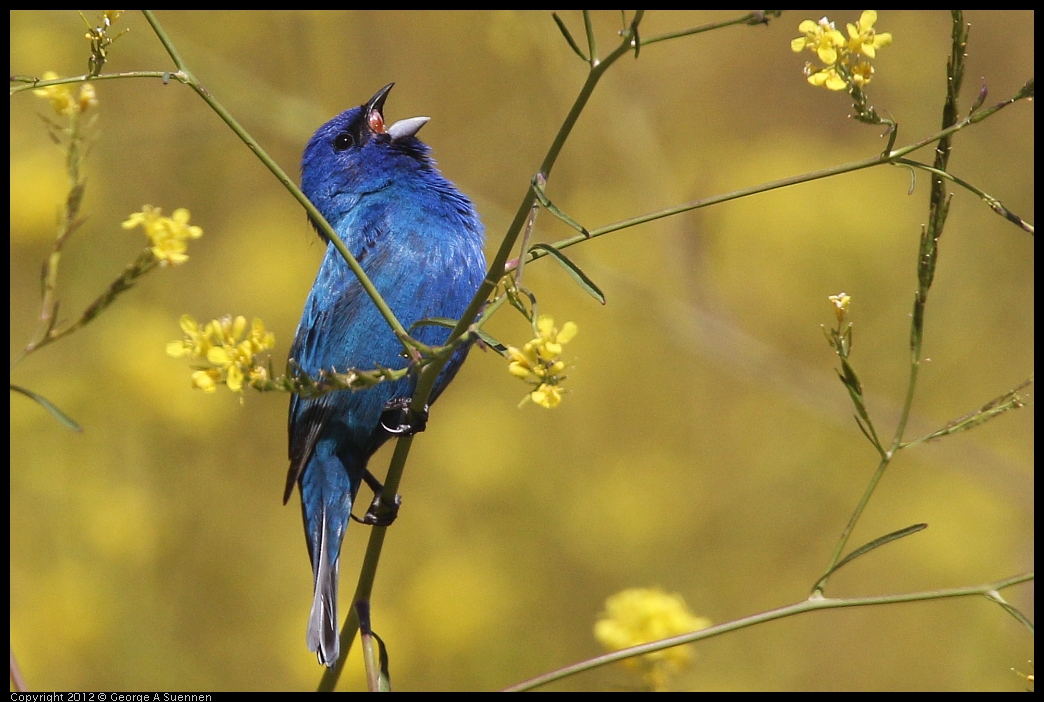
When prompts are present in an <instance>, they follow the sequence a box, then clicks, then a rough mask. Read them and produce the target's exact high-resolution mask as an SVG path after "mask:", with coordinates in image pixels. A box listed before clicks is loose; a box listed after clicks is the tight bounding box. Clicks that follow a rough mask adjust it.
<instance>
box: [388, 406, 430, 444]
mask: <svg viewBox="0 0 1044 702" xmlns="http://www.w3.org/2000/svg"><path fill="white" fill-rule="evenodd" d="M427 426H428V405H425V406H424V409H423V410H421V411H419V412H410V398H408V397H393V398H392V399H390V400H388V402H387V404H385V405H384V411H383V412H382V413H381V429H383V430H384V431H386V432H388V433H389V434H391V435H392V436H413V435H414V434H419V433H420V432H422V431H424V429H425V427H427Z"/></svg>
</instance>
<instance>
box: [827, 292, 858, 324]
mask: <svg viewBox="0 0 1044 702" xmlns="http://www.w3.org/2000/svg"><path fill="white" fill-rule="evenodd" d="M827 299H829V300H830V301H831V302H833V303H834V314H836V315H837V322H838V324H840V323H842V322H844V321H845V315H846V314H848V303H849V302H851V301H852V296H851V295H846V294H845V293H838V294H837V295H831V296H830V297H828V298H827Z"/></svg>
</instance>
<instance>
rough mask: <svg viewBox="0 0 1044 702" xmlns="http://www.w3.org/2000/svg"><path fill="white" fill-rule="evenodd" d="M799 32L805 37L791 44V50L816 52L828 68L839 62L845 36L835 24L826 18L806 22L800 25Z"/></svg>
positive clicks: (795, 51)
mask: <svg viewBox="0 0 1044 702" xmlns="http://www.w3.org/2000/svg"><path fill="white" fill-rule="evenodd" d="M798 31H799V32H804V34H805V36H803V37H798V38H797V39H794V40H792V41H791V42H790V49H791V50H792V51H793V52H794V53H799V52H801V51H803V50H804V49H806V48H807V49H809V50H810V51H814V52H816V55H817V56H819V60H820V61H822V62H823V63H825V64H827V65H828V66H829V65H830V64H832V63H835V62H836V61H837V50H838V49H839V48H841V47H842V46H844V45H845V35H844V34H842V33H841V32H839V31H837V29H836V28H835V27H834V23H833V22H831V21H830V20H828V19H827V18H826V17H824V18H823V19H821V20H819V21H818V22H813V21H812V20H805V21H804V22H802V23H801V24H799V25H798Z"/></svg>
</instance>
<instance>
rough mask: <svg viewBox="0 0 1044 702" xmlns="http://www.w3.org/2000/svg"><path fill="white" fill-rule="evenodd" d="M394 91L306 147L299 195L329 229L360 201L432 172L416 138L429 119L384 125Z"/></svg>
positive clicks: (336, 121) (341, 118)
mask: <svg viewBox="0 0 1044 702" xmlns="http://www.w3.org/2000/svg"><path fill="white" fill-rule="evenodd" d="M393 85H395V84H394V83H389V84H388V85H386V86H384V87H383V88H381V89H380V90H378V91H377V94H376V95H374V96H373V97H372V98H370V99H369V100H368V101H367V102H366V104H364V105H360V106H358V107H353V108H352V109H350V110H345V111H344V112H342V113H341V114H339V115H337V116H336V117H334V118H333V119H331V120H330V121H329V122H327V123H326V124H324V125H323V126H321V127H319V129H318V130H316V132H315V134H314V135H313V136H312V138H311V139H310V140H309V141H308V146H306V147H305V150H304V154H303V156H302V157H301V189H302V190H303V191H304V193H305V195H307V196H308V199H309V200H311V201H312V202H313V203H314V204H315V206H316V207H317V208H319V211H320V212H322V213H323V215H324V216H325V217H326V218H327V219H328V220H331V223H333V221H332V219H333V218H336V217H337V216H338V215H340V214H343V213H344V212H346V211H347V210H349V209H351V207H353V206H354V205H355V203H356V202H358V200H359V198H360V197H362V196H363V195H366V194H367V193H373V192H377V191H379V190H383V189H384V188H386V187H388V186H389V185H392V184H393V183H395V182H397V181H398V180H400V179H401V178H403V176H405V175H406V174H408V173H410V172H412V171H415V170H417V169H428V168H431V167H432V162H431V159H430V157H429V155H428V154H429V148H428V147H427V145H425V144H424V143H422V142H421V141H420V140H419V139H417V138H416V136H415V135H416V134H417V132H418V131H420V128H421V127H423V126H424V125H425V123H427V121H428V119H429V118H428V117H412V118H410V119H403V120H399V121H398V122H395V123H394V124H392V125H391V126H387V127H386V126H385V124H384V101H385V99H386V98H387V97H388V93H389V92H390V91H391V89H392V86H393Z"/></svg>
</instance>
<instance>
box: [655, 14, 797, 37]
mask: <svg viewBox="0 0 1044 702" xmlns="http://www.w3.org/2000/svg"><path fill="white" fill-rule="evenodd" d="M777 16H778V15H777ZM766 21H767V17H766V16H765V14H764V12H763V11H762V12H757V11H755V12H749V13H747V14H745V15H743V16H742V17H736V18H734V19H730V20H723V21H721V22H711V23H710V24H701V25H700V26H698V27H691V28H689V29H683V30H681V31H679V32H667V33H666V34H657V35H656V36H654V37H647V38H643V39H642V40H641V45H642V46H648V45H649V44H656V43H657V42H661V41H667V40H668V39H678V38H679V37H688V36H692V35H693V34H702V33H703V32H709V31H711V30H712V29H721V28H722V27H733V26H735V25H738V24H751V23H752V22H757V23H759V24H760V23H762V22H766Z"/></svg>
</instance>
